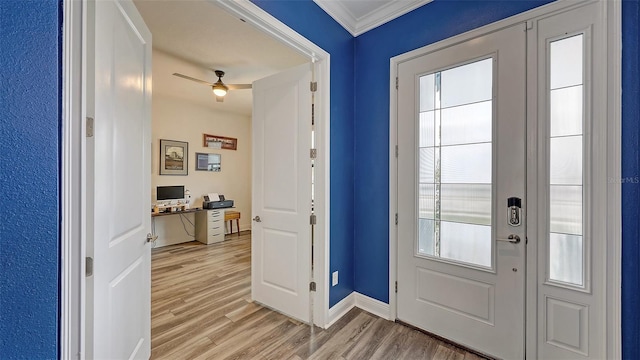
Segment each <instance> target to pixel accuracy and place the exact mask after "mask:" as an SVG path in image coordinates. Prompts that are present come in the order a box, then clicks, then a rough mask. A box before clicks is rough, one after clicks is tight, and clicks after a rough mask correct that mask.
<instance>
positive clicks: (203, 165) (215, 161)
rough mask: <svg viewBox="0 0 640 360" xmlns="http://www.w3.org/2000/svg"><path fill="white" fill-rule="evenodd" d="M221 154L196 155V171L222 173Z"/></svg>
mask: <svg viewBox="0 0 640 360" xmlns="http://www.w3.org/2000/svg"><path fill="white" fill-rule="evenodd" d="M221 157H222V156H220V154H205V153H196V170H200V171H216V172H219V171H222V169H221V167H220V160H221Z"/></svg>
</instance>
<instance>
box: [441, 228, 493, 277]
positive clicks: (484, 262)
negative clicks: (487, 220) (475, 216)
mask: <svg viewBox="0 0 640 360" xmlns="http://www.w3.org/2000/svg"><path fill="white" fill-rule="evenodd" d="M440 256H441V257H443V258H446V259H452V260H457V261H462V262H466V263H470V264H473V265H480V266H485V267H491V226H484V225H470V224H459V223H453V222H448V221H443V222H441V235H440Z"/></svg>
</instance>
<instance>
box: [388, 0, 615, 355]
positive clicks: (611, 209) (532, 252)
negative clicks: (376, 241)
mask: <svg viewBox="0 0 640 360" xmlns="http://www.w3.org/2000/svg"><path fill="white" fill-rule="evenodd" d="M591 2H598V1H593V0H591V1H585V2H580V3H578V4H576V2H572V1H567V0H559V1H556V2H553V3H551V4H547V5H544V6H541V7H539V8H536V9H533V10H530V11H526V12H524V13H521V14H518V15H514V16H512V17H509V18H507V19H504V20H500V21H497V22H494V23H492V24H489V25H486V26H483V27H480V28H478V29H475V30H471V31H469V32H466V33H463V34H460V35H457V36H454V37H451V38H448V39H445V40H442V41H439V42H437V43H434V44H431V45H427V46H424V47H422V48H419V49H416V50H413V51H410V52H407V53H404V54H401V55H398V56H395V57H393V58H391V60H390V71H389V74H390V78H389V94H390V97H389V102H390V106H389V119H390V121H389V204H390V206H389V309H390V310H389V311H390V314H389V318H390V319H397V299H396V293H395V284H396V282H397V281H398V272H397V265H398V250H397V249H398V246H397V244H398V236H397V225H396V215H397V212H398V206H397V204H398V202H397V189H398V181H397V174H398V173H397V171H398V159H397V157H396V151H397V150H396V146H397V145H398V143H399V141H398V133H397V126H398V117H397V111H398V103H397V98H396V97H395V95H396V79H397V76H398V65H399V64H400V63H401V62H404V61H407V60H410V59H413V58H416V57H420V56H423V55H426V54H429V53H432V52H435V51H438V50H440V49H443V48H446V47H449V46H453V45H456V44H459V43H463V42H465V41H468V40H470V39H473V38H476V37H479V36H482V35H484V34H488V33H491V32H494V31H497V30H500V29H503V28H506V27H509V26H512V25H514V24H517V23H525V22H526V23H529V22H530V21H532V20H533V19H536V18H540V17H544V16H547V15H550V14H553V13H557V12H561V11H566V10H571V9H573V8H576V7H580V6H582V5H584V4H585V3H591ZM600 6H601V10H602V12H603V14H604V15H605V16H604V19H605V26H604V28H605V29H606V34H605V35H606V36H605V37H606V47H607V49H608V50H609V51H607V53H608V58H607V65H606V67H607V78H608V79H607V94H608V97H607V100H606V103H607V115H608V116H607V119H608V121H607V124H606V129H607V131H606V133H605V134H597V135H596V136H598V137H599V141H602V142H605V143H606V148H607V154H606V160H607V168H606V173H607V178H608V179H620V178H621V175H620V174H621V151H620V143H621V141H620V140H621V130H620V126H621V109H622V107H621V89H622V87H621V56H622V49H621V43H622V27H621V24H622V21H621V4H620V2H617V1H610V2H604V1H601V2H600ZM527 76H528V81H536V79H537V78H536V77H535V75H534V77H533V78H531V75H529V74H528V75H527ZM532 106H533V107H534V108H535V107H536V106H537V105H535V104H533V105H532ZM534 111H535V109H531V105H527V124H526V127H527V132H528V133H531V132H532V131H533V130H534V129H535V128H536V124H537V122H536V121H535V117H534V116H532V113H533V114H535V112H534ZM534 144H535V142H532V140H528V142H527V154H529V153H530V152H531V151H535V147H534V148H533V149H534V150H532V148H531V147H532V146H534ZM529 158H531V157H530V156H528V159H529ZM531 166H535V164H530V163H528V164H527V168H529V167H531ZM536 181H537V180H536V178H535V175H533V176H532V175H531V173H528V174H527V197H531V196H535V195H534V193H532V191H534V190H532V189H535V186H534V185H535V184H536ZM598 191H601V192H606V194H600V195H601V196H607V199H608V203H607V209H606V210H607V214H608V217H607V219H606V229H607V239H608V243H607V244H606V248H607V255H606V262H607V263H606V266H605V267H606V269H607V274H606V279H607V289H606V294H605V296H606V309H605V311H606V316H605V317H606V320H605V322H606V324H607V329H606V334H607V338H606V342H607V343H606V348H607V350H606V352H607V358H620V357H621V356H622V355H621V354H622V334H621V328H622V327H621V326H622V322H621V283H622V282H621V281H622V278H621V247H622V236H621V232H620V229H621V226H622V220H621V209H622V199H621V182H619V181H618V182H616V181H610V182H609V183H608V184H607V188H606V190H602V189H599V190H598ZM535 226H537V224H528V228H532V227H535ZM537 261H538V260H537V250H536V249H528V250H527V260H526V263H527V274H526V279H527V280H526V282H527V283H526V285H525V286H526V294H527V296H526V298H525V302H526V304H525V311H526V321H525V322H526V324H525V338H526V343H525V348H526V357H527V358H531V359H535V358H537V353H536V348H537V346H536V341H537V336H535V335H536V334H537V325H536V323H537V299H536V296H535V295H533V296H532V295H530V294H536V293H537V288H536V287H537V276H538V274H537ZM530 269H534V270H533V271H531V270H530ZM529 334H532V335H534V336H527V335H529Z"/></svg>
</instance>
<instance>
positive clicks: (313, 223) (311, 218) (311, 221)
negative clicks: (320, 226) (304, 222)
mask: <svg viewBox="0 0 640 360" xmlns="http://www.w3.org/2000/svg"><path fill="white" fill-rule="evenodd" d="M309 224H311V225H315V224H316V214H311V216H309Z"/></svg>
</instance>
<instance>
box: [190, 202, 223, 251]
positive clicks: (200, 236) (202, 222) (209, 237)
mask: <svg viewBox="0 0 640 360" xmlns="http://www.w3.org/2000/svg"><path fill="white" fill-rule="evenodd" d="M196 240H198V241H200V242H201V243H203V244H207V245H209V244H213V243H217V242H221V241H224V209H216V210H207V211H198V212H197V213H196Z"/></svg>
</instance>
